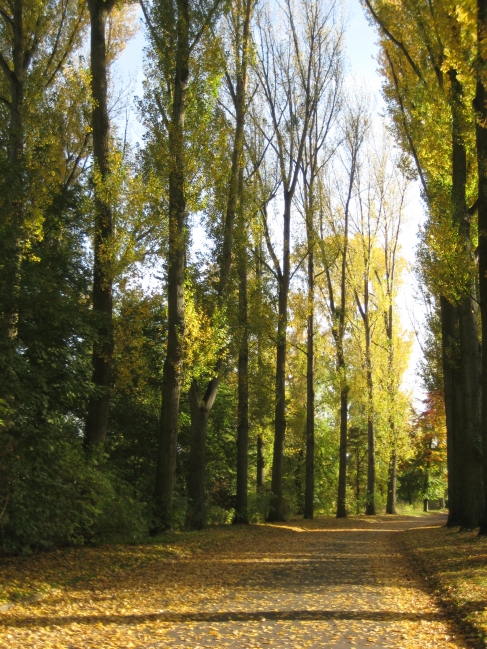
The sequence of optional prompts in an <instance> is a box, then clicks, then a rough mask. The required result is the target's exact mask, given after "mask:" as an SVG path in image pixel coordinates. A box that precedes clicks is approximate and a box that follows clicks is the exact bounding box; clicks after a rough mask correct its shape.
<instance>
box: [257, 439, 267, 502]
mask: <svg viewBox="0 0 487 649" xmlns="http://www.w3.org/2000/svg"><path fill="white" fill-rule="evenodd" d="M264 484H265V462H264V440H263V439H262V435H257V480H256V485H257V493H263V492H264Z"/></svg>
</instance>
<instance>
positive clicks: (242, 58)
mask: <svg viewBox="0 0 487 649" xmlns="http://www.w3.org/2000/svg"><path fill="white" fill-rule="evenodd" d="M254 5H255V0H246V2H245V9H244V12H245V13H244V17H243V25H242V35H241V36H242V40H241V41H240V40H238V41H237V45H236V49H237V79H236V90H235V92H234V95H233V96H234V106H235V135H234V141H233V153H232V166H231V169H230V177H229V189H228V199H227V210H226V215H225V226H224V235H223V249H222V258H221V260H220V281H219V286H218V299H219V300H220V302H221V303H222V304H224V303H225V301H226V299H227V291H228V282H229V279H230V270H231V265H232V252H233V239H234V236H233V235H234V226H235V218H236V211H237V207H238V206H239V205H240V206H241V202H242V200H243V186H244V184H243V175H242V170H243V145H244V126H245V117H246V113H247V83H248V63H249V49H250V24H251V20H252V13H253V8H254ZM238 27H240V23H239V22H238ZM237 31H238V28H237ZM238 39H239V36H238ZM232 91H233V88H232ZM247 356H248V352H247ZM242 362H243V359H242ZM239 363H240V359H239ZM247 364H248V360H247ZM217 365H218V367H217V369H216V371H215V373H216V374H217V379H212V380H211V381H210V382H209V383H208V386H207V394H210V393H211V394H212V398H211V399H210V400H207V401H206V403H207V405H206V407H207V417H208V416H209V414H210V411H211V408H212V406H213V403H214V400H215V398H216V393H217V391H218V384H219V378H218V375H219V373H220V371H221V362H220V361H218V363H217ZM239 369H240V365H239ZM247 372H248V370H247ZM247 392H248V388H247ZM240 396H241V397H242V398H244V395H243V392H242V394H241V395H240ZM247 401H248V397H247ZM242 407H243V404H242ZM247 411H248V404H247ZM194 412H196V411H194ZM191 413H193V410H191ZM192 417H193V414H191V418H192ZM241 423H242V426H243V428H240V433H241V436H240V440H239V442H238V444H239V449H240V450H239V461H240V460H241V454H243V453H244V450H243V449H247V447H248V414H247V424H245V421H244V420H242V422H241ZM192 425H193V422H192ZM195 425H196V422H195ZM245 426H246V428H247V432H246V433H245V431H244V428H245ZM239 427H240V422H239ZM238 435H239V431H238V432H237V437H238ZM242 435H243V437H242ZM245 437H246V439H247V441H245ZM193 439H194V438H192V440H193ZM205 439H206V434H205ZM198 444H199V442H198ZM190 454H191V455H193V456H194V458H195V462H196V460H197V458H198V457H199V458H200V464H204V454H202V455H199V456H198V454H197V452H196V451H195V452H194V453H193V450H191V451H190ZM245 454H247V450H245ZM247 466H248V460H247V459H246V460H245V466H244V464H240V469H241V471H240V475H239V483H240V492H239V498H240V499H241V500H242V501H243V500H246V499H247V494H246V490H247V486H245V495H243V494H242V493H241V489H242V487H243V483H244V477H243V475H242V470H244V473H245V475H247ZM198 472H199V473H203V474H204V466H200V467H199V469H198ZM245 480H247V478H245ZM203 486H204V485H203ZM198 503H199V506H201V507H202V511H201V512H200V513H199V514H196V513H194V512H193V514H192V515H191V516H189V517H188V524H189V526H191V521H192V520H195V521H197V525H200V521H203V523H202V525H203V526H204V520H205V514H204V499H199V500H198V501H195V502H194V503H193V505H191V507H195V506H196V505H197V504H198ZM244 516H247V513H245V514H244ZM242 522H243V521H242Z"/></svg>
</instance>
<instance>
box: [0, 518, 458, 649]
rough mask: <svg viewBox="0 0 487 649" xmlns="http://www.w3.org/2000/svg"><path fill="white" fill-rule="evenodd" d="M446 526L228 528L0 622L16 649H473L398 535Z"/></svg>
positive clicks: (361, 521)
mask: <svg viewBox="0 0 487 649" xmlns="http://www.w3.org/2000/svg"><path fill="white" fill-rule="evenodd" d="M444 522H445V517H444V516H440V515H439V516H429V517H408V516H401V517H397V518H393V517H374V518H366V517H357V518H355V517H353V518H350V519H348V520H346V521H344V522H341V521H336V520H334V519H322V520H318V521H311V522H301V521H299V522H292V523H283V524H279V525H266V526H252V527H251V528H249V530H248V532H241V531H239V533H238V534H237V533H235V534H234V533H232V529H230V530H228V533H226V532H225V539H224V541H225V542H224V543H223V545H222V544H221V543H220V544H219V545H215V546H214V547H213V546H211V545H210V546H209V547H207V548H206V549H205V550H204V551H202V552H197V553H188V554H184V553H183V554H180V555H178V556H176V557H168V558H167V559H163V560H159V561H156V562H153V563H150V564H147V565H144V566H140V567H138V568H135V569H131V570H128V571H126V572H122V573H121V574H119V575H117V576H116V577H113V578H112V579H109V580H105V581H103V583H101V584H97V583H96V582H95V583H94V584H93V583H91V584H90V585H85V586H83V585H80V586H79V587H74V588H72V589H70V590H69V591H66V592H65V593H57V594H53V595H51V596H49V597H47V598H46V599H45V600H43V601H42V602H39V603H38V604H33V605H30V606H18V607H15V608H13V609H12V610H11V611H9V612H8V613H6V614H3V615H2V617H1V618H0V623H1V624H2V626H3V633H5V632H7V634H8V635H3V634H2V636H1V637H2V638H7V639H8V646H9V647H12V649H13V648H16V647H25V648H26V649H27V648H29V649H31V648H32V649H34V648H36V647H43V648H44V647H46V648H47V647H56V648H64V649H86V648H88V647H96V648H97V649H105V648H107V649H108V648H110V647H120V648H125V647H138V648H140V649H142V648H144V649H148V648H154V649H155V648H162V647H172V648H174V649H179V648H181V649H182V648H185V649H203V648H204V647H222V648H224V647H234V648H237V647H238V648H245V647H251V648H256V647H276V648H288V647H289V648H293V649H302V648H305V647H313V648H317V647H336V648H348V647H388V648H399V647H403V648H409V647H414V648H418V649H427V648H428V647H435V648H436V649H443V648H447V647H448V648H452V647H466V646H467V645H466V644H465V642H464V640H463V639H462V637H461V636H460V635H459V634H458V633H457V631H456V630H455V628H454V627H453V626H451V625H450V623H449V621H448V619H447V617H446V614H445V612H444V611H443V610H442V609H441V608H440V607H439V606H438V604H437V602H435V600H434V598H433V596H432V595H431V594H430V593H429V592H428V589H427V587H426V586H425V582H423V580H422V579H421V576H420V575H417V574H415V573H414V571H413V570H412V568H411V565H410V564H409V562H408V560H407V558H406V557H405V556H404V555H403V554H402V551H401V543H400V534H401V533H402V531H403V530H405V529H409V528H411V527H422V526H423V527H424V526H431V525H442V524H444ZM211 533H212V530H209V531H208V534H211ZM1 642H2V641H1V640H0V646H2V647H3V645H2V644H1ZM5 646H7V645H5Z"/></svg>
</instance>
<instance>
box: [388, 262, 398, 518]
mask: <svg viewBox="0 0 487 649" xmlns="http://www.w3.org/2000/svg"><path fill="white" fill-rule="evenodd" d="M388 270H392V269H388ZM392 277H393V276H392ZM392 277H391V274H390V272H388V281H389V284H388V294H389V312H388V313H387V312H386V314H385V319H386V336H387V344H388V348H387V353H388V370H389V377H388V391H389V408H390V411H389V430H390V432H391V440H392V451H391V457H390V460H389V474H388V478H387V503H386V514H391V515H392V514H395V513H396V484H397V440H396V424H395V421H394V402H395V396H396V390H395V378H394V346H393V341H392V334H393V326H392V294H391V293H392V286H391V284H390V282H391V281H392Z"/></svg>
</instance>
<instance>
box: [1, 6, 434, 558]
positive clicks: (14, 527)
mask: <svg viewBox="0 0 487 649" xmlns="http://www.w3.org/2000/svg"><path fill="white" fill-rule="evenodd" d="M141 8H142V12H143V16H144V21H145V26H146V29H147V35H148V48H147V53H146V59H147V60H146V70H147V76H146V81H145V85H144V97H143V98H141V99H140V100H139V102H138V111H139V116H140V120H141V122H142V123H143V125H144V128H145V135H144V140H143V143H142V145H140V146H131V145H130V141H129V140H128V139H127V137H126V134H125V133H124V130H123V128H122V129H120V128H119V124H120V120H117V110H120V107H121V105H122V104H123V92H122V91H120V89H118V88H117V84H116V82H115V77H114V74H113V72H112V64H113V62H114V61H115V60H116V59H117V56H118V55H119V54H120V53H121V51H122V50H123V48H124V46H125V44H126V42H127V41H128V39H129V38H130V37H131V36H132V35H133V33H134V32H135V27H134V19H135V14H134V11H133V10H132V9H130V8H127V7H124V6H123V5H116V4H115V3H114V2H110V1H108V0H89V2H88V6H86V5H85V4H84V3H78V2H75V1H74V0H51V1H50V2H48V3H44V4H42V5H39V4H38V3H33V2H30V0H15V2H14V3H8V2H7V3H5V6H2V8H1V11H0V18H1V23H0V65H1V67H2V70H3V76H2V81H1V86H0V111H1V113H0V119H1V127H0V130H1V138H0V142H1V164H2V165H3V167H4V169H3V173H2V174H1V182H2V189H1V192H0V195H1V201H2V213H3V215H4V218H3V219H2V222H1V226H0V227H1V233H0V245H1V254H0V264H1V275H0V276H1V281H0V309H1V322H2V328H1V340H0V345H1V350H0V362H1V364H2V367H1V372H0V399H1V400H0V407H1V409H2V422H1V423H2V425H1V427H0V471H1V474H2V481H1V483H0V498H1V503H2V504H1V508H2V509H1V510H0V512H1V514H0V530H1V535H2V539H3V543H4V547H8V548H14V549H15V548H17V549H18V548H22V547H31V546H32V545H34V546H36V545H37V546H46V545H51V544H53V543H64V542H81V541H83V540H87V539H100V538H114V537H116V536H117V535H122V536H123V535H129V536H130V535H137V534H143V533H144V530H145V531H147V530H148V529H151V530H152V531H153V532H154V531H161V530H164V529H167V528H169V527H172V526H174V525H177V524H186V525H187V526H189V527H192V528H200V527H202V526H204V525H205V523H206V522H207V520H208V517H210V520H213V521H219V520H220V521H222V520H225V521H226V520H227V519H228V518H229V517H231V518H232V519H233V520H234V521H235V522H248V521H249V520H251V519H254V518H256V517H259V516H260V517H262V516H266V517H267V518H268V519H269V520H282V519H284V518H285V517H286V516H288V515H289V514H290V513H292V512H295V513H296V512H297V513H301V514H304V516H306V517H308V518H312V517H313V515H314V511H315V510H316V508H318V510H319V511H320V512H323V513H335V514H337V515H338V516H345V515H346V514H347V511H354V510H356V511H361V510H362V509H363V508H366V511H367V513H369V514H373V513H375V512H376V509H377V507H378V506H379V505H382V504H385V505H386V506H387V511H388V512H390V513H394V511H395V500H396V479H397V472H398V466H399V467H400V469H399V470H403V472H404V474H405V475H406V473H407V475H408V476H410V475H411V471H412V472H413V473H414V471H415V470H416V469H415V468H414V467H413V466H412V464H411V463H412V462H413V459H414V457H419V456H420V455H421V454H419V455H418V453H417V454H416V455H414V453H413V452H412V450H411V440H412V439H413V440H414V435H411V434H410V424H411V421H410V419H411V417H410V405H409V403H408V398H407V395H406V394H405V393H404V392H403V391H402V390H401V377H402V375H403V372H404V370H405V368H406V366H407V359H408V349H409V344H410V342H409V339H408V337H407V336H406V335H405V334H404V332H403V331H402V330H401V327H400V322H399V317H398V313H397V306H396V304H397V296H398V290H399V287H400V277H401V273H402V268H403V262H402V260H401V257H400V235H401V228H402V225H403V220H404V214H405V209H406V205H407V189H408V184H409V182H410V180H411V178H412V171H411V169H410V166H411V165H410V164H409V163H408V159H407V157H405V156H401V155H398V153H397V151H395V149H394V148H393V147H392V145H391V143H390V141H389V139H388V135H387V133H386V132H385V131H384V130H383V129H382V128H377V126H375V127H374V125H373V124H372V118H371V109H370V106H369V102H368V101H367V99H366V98H365V97H364V96H362V95H360V94H357V93H356V94H353V93H350V92H348V91H347V90H346V87H345V86H346V84H345V80H346V79H345V72H344V70H345V61H344V51H343V24H342V20H341V7H340V6H339V5H338V4H337V3H336V2H334V1H330V2H329V3H323V2H318V0H299V1H296V2H291V0H286V2H284V3H283V4H282V5H274V4H272V5H271V4H265V3H260V4H259V5H257V4H256V2H255V1H254V0H238V1H236V2H233V3H231V6H229V7H226V6H225V5H224V4H223V3H222V2H220V1H219V0H213V1H206V0H204V1H202V2H192V1H190V0H178V1H177V2H173V1H169V0H155V1H154V2H152V3H146V2H145V1H143V2H141ZM87 42H89V44H90V45H89V47H90V56H89V59H90V64H89V66H87V64H86V62H85V58H84V57H85V55H86V43H87ZM122 108H123V106H122ZM149 273H152V275H153V280H154V281H153V282H152V284H151V283H150V282H148V281H147V277H148V274H149ZM423 437H424V436H423ZM423 437H421V441H420V442H418V444H419V446H418V444H416V447H417V449H419V448H420V446H421V444H423V442H424V439H423ZM428 439H429V442H428V443H429V444H430V450H431V448H433V447H435V446H436V445H437V444H438V439H437V438H436V437H435V436H434V435H433V434H432V435H430V437H429V438H428ZM413 445H414V444H413ZM423 446H424V444H423ZM418 452H419V451H418ZM408 458H409V459H410V463H409V464H407V466H406V464H404V463H405V462H406V461H407V460H408ZM416 464H418V462H416ZM419 464H421V467H420V470H421V471H423V470H424V462H423V461H420V462H419ZM268 466H271V467H272V468H271V471H270V474H271V475H270V481H269V475H268V474H269V472H268V471H267V470H266V468H267V467H268ZM250 467H253V475H254V476H255V479H254V478H252V477H251V476H250V474H249V469H250ZM401 467H404V468H403V469H401ZM439 473H441V471H440V472H439ZM413 483H414V480H413V481H411V480H410V482H409V483H408V484H410V485H411V484H413ZM414 484H416V483H414ZM425 484H426V483H424V481H423V483H422V484H421V485H419V486H418V485H416V486H414V487H411V489H413V491H415V496H417V495H418V494H424V495H425V496H427V495H428V494H429V493H430V492H431V490H430V488H429V486H428V485H427V484H426V486H425ZM249 486H250V487H252V488H251V490H250V492H249ZM254 486H255V488H256V489H254V488H253V487H254ZM411 489H410V490H409V492H408V493H410V492H411ZM428 490H429V491H428Z"/></svg>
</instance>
